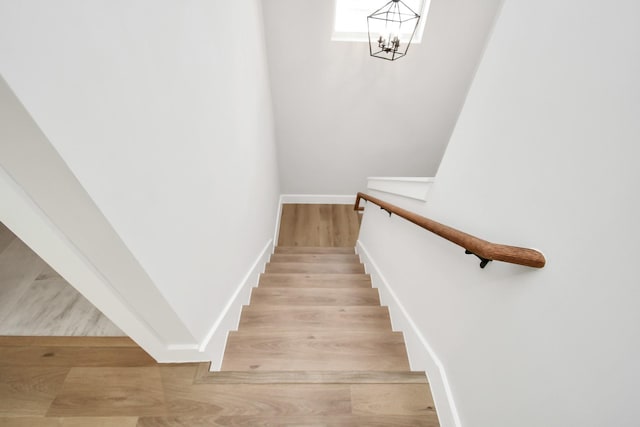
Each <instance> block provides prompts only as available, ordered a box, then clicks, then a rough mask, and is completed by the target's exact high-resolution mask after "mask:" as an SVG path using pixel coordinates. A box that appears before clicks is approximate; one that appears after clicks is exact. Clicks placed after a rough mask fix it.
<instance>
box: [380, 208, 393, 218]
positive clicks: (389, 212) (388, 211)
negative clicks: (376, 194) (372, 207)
mask: <svg viewBox="0 0 640 427" xmlns="http://www.w3.org/2000/svg"><path fill="white" fill-rule="evenodd" d="M380 209H382V210H383V211H387V213H388V214H389V218H391V211H390V210H389V209H385V208H383V207H380Z"/></svg>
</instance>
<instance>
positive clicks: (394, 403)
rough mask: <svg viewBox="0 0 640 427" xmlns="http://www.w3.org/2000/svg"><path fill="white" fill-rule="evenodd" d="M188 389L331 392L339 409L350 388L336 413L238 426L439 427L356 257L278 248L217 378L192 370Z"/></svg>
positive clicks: (421, 378)
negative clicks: (193, 374) (231, 386)
mask: <svg viewBox="0 0 640 427" xmlns="http://www.w3.org/2000/svg"><path fill="white" fill-rule="evenodd" d="M283 249H284V250H283ZM196 382H197V383H208V384H209V383H211V384H219V385H220V384H253V385H267V384H270V385H274V386H275V385H278V386H284V385H302V384H305V385H307V386H311V385H316V386H318V387H333V388H332V389H331V390H332V392H334V393H336V394H335V395H334V396H335V397H336V399H340V402H341V399H342V397H341V394H340V391H341V388H340V387H341V386H348V387H349V397H348V399H347V401H346V402H344V403H345V406H344V407H342V406H341V404H337V406H336V407H335V408H334V409H333V410H331V411H329V412H326V413H323V414H306V415H305V416H304V417H301V416H298V415H294V414H293V413H291V414H290V415H289V416H287V417H282V416H274V417H255V416H253V417H244V416H243V417H242V418H237V417H236V418H235V419H234V422H236V423H238V424H240V425H243V423H245V422H246V423H247V425H307V423H309V424H311V425H349V426H351V425H353V426H357V425H384V426H395V425H420V426H438V425H439V424H438V419H437V415H436V413H435V410H434V404H433V401H432V399H431V395H430V391H429V388H428V383H427V380H426V377H425V375H424V373H420V372H411V371H410V367H409V361H408V357H407V353H406V347H405V344H404V338H403V336H402V333H400V332H393V331H392V329H391V322H390V319H389V313H388V310H387V308H386V307H381V306H380V300H379V296H378V291H377V289H374V288H372V287H371V280H370V277H369V276H368V275H367V274H366V273H365V271H364V268H363V266H362V264H361V263H360V262H359V259H358V257H357V255H355V254H354V252H353V250H350V251H347V250H344V249H342V248H338V249H337V250H333V249H331V248H323V249H322V250H318V249H317V248H315V247H295V248H291V247H289V248H286V249H285V248H283V247H280V246H279V247H277V248H276V250H275V254H274V255H273V256H272V257H271V260H270V262H269V263H268V264H267V266H266V268H265V273H264V274H262V275H261V276H260V282H259V284H258V287H257V288H254V289H253V290H252V294H251V300H250V305H248V306H245V307H243V310H242V314H241V317H240V323H239V327H238V330H237V331H231V332H230V333H229V336H228V339H227V346H226V349H225V354H224V358H223V361H222V368H221V371H220V372H206V371H200V372H199V373H198V374H196ZM354 392H355V394H354ZM316 399H317V398H316ZM305 400H306V398H305ZM315 403H318V402H315ZM347 407H348V409H347ZM343 411H344V413H343ZM374 414H375V415H376V416H373V415H374ZM174 421H175V420H174ZM192 421H193V420H191V419H190V420H189V421H185V422H192ZM208 421H211V420H208ZM221 421H225V422H226V421H229V419H228V418H225V417H221V418H218V419H216V420H215V422H221ZM205 422H206V421H205Z"/></svg>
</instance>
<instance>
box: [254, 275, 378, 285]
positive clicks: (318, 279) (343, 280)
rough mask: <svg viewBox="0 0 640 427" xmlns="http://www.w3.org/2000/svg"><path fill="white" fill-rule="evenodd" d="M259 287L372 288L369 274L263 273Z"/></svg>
mask: <svg viewBox="0 0 640 427" xmlns="http://www.w3.org/2000/svg"><path fill="white" fill-rule="evenodd" d="M258 286H259V287H261V288H264V287H275V288H370V287H371V278H370V277H369V275H368V274H348V275H345V274H296V273H289V274H287V273H284V274H279V273H266V274H265V273H263V274H262V275H260V282H259V283H258Z"/></svg>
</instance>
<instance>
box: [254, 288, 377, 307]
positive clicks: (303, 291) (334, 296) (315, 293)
mask: <svg viewBox="0 0 640 427" xmlns="http://www.w3.org/2000/svg"><path fill="white" fill-rule="evenodd" d="M251 305H280V306H281V305H290V306H293V307H297V306H343V305H348V306H360V305H372V306H379V305H380V298H379V296H378V290H377V289H373V288H363V289H340V288H337V289H331V291H327V290H325V289H317V288H299V289H291V288H254V289H253V290H252V292H251Z"/></svg>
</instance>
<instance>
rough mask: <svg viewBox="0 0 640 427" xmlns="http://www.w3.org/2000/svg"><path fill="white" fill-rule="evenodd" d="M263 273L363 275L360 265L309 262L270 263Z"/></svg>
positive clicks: (362, 268) (362, 267)
mask: <svg viewBox="0 0 640 427" xmlns="http://www.w3.org/2000/svg"><path fill="white" fill-rule="evenodd" d="M265 273H306V274H325V273H329V274H335V273H340V274H364V273H365V271H364V266H363V265H362V264H355V263H351V264H335V263H311V262H270V263H268V264H267V265H266V267H265Z"/></svg>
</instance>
